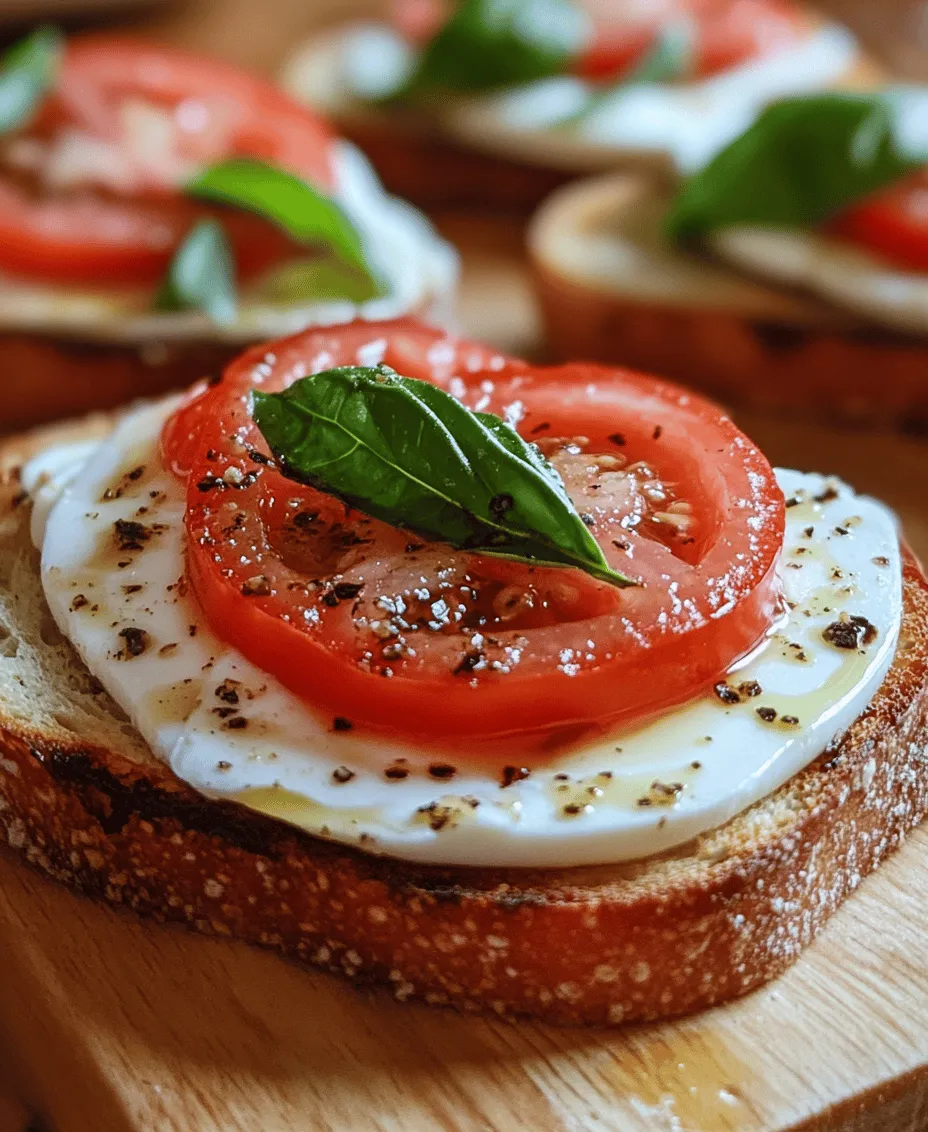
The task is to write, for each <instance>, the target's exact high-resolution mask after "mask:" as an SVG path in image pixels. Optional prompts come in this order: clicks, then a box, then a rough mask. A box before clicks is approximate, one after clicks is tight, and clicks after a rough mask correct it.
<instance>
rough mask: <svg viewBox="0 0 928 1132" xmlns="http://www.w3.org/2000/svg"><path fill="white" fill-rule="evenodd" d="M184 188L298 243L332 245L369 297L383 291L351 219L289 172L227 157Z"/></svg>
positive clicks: (201, 198) (322, 194)
mask: <svg viewBox="0 0 928 1132" xmlns="http://www.w3.org/2000/svg"><path fill="white" fill-rule="evenodd" d="M187 192H188V193H189V194H190V196H193V197H197V198H199V199H200V200H208V201H213V202H216V203H219V204H227V205H232V206H233V207H235V208H243V209H245V210H246V211H248V212H253V213H255V214H256V215H258V216H263V217H264V219H265V220H269V221H270V222H271V223H272V224H276V225H277V227H278V228H282V229H283V230H284V231H285V232H286V233H287V235H288V236H290V238H291V239H292V240H295V241H296V242H297V243H299V244H306V245H308V246H315V247H319V246H321V247H324V248H328V249H331V251H332V252H334V254H335V255H336V256H337V257H338V258H339V259H340V260H341V261H342V262H343V263H345V264H348V266H350V267H352V268H353V269H354V270H355V271H356V272H357V273H358V274H359V275H360V276H361V278H362V279H363V280H365V281H366V282H367V284H368V287H369V289H370V290H371V292H372V294H371V296H370V297H374V296H376V295H382V294H383V293H384V290H383V286H382V284H381V282H380V280H378V279H377V277H376V275H375V274H374V272H373V271H372V270H371V268H370V266H369V264H368V262H367V259H366V257H365V254H364V246H363V244H362V242H361V237H360V235H359V234H358V231H357V229H356V228H355V226H354V225H353V224H352V222H351V221H350V220H349V218H348V217H347V216H346V215H345V213H344V212H343V211H342V209H341V208H340V207H339V205H337V204H336V203H335V201H333V200H332V199H331V198H330V197H327V196H326V195H325V194H324V193H320V192H319V191H318V190H317V189H314V188H313V187H312V185H310V184H307V182H306V181H303V180H301V178H299V177H296V176H294V175H293V174H292V173H288V172H286V171H285V170H283V169H278V168H277V166H275V165H269V164H268V163H267V162H265V161H256V160H253V159H251V158H231V159H230V160H228V161H221V162H219V164H218V165H213V166H211V167H210V168H209V169H206V170H204V172H202V173H200V174H199V176H197V177H196V178H194V180H193V181H191V182H190V183H189V184H188V185H187Z"/></svg>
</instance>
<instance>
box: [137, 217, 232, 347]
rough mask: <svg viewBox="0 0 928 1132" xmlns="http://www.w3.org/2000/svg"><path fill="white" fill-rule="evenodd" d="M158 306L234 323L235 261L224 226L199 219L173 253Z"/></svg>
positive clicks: (157, 302) (223, 322) (156, 298)
mask: <svg viewBox="0 0 928 1132" xmlns="http://www.w3.org/2000/svg"><path fill="white" fill-rule="evenodd" d="M155 309H156V310H162V311H182V310H202V311H204V312H205V313H206V314H208V315H209V317H210V318H211V319H212V320H213V321H214V322H217V323H220V324H225V323H230V322H234V320H235V314H236V298H235V261H234V259H233V257H232V250H231V248H230V247H229V241H228V239H227V238H226V234H225V231H224V230H223V227H222V225H221V224H220V223H219V222H218V221H217V220H210V219H206V220H199V221H197V223H196V224H194V226H193V227H192V228H191V229H190V232H189V233H188V235H187V237H186V239H185V240H184V242H183V243H182V244H181V245H180V247H179V248H178V249H177V251H176V252H175V253H174V258H173V259H172V260H171V265H170V267H169V268H168V273H167V276H166V277H165V280H164V282H163V283H162V285H161V290H160V291H159V292H158V294H157V296H156V297H155Z"/></svg>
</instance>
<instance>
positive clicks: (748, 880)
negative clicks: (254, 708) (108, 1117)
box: [0, 507, 928, 1024]
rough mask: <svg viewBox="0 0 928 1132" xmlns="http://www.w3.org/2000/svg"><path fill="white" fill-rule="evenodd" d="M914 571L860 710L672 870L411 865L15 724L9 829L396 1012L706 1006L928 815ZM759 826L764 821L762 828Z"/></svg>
mask: <svg viewBox="0 0 928 1132" xmlns="http://www.w3.org/2000/svg"><path fill="white" fill-rule="evenodd" d="M23 511H24V520H23V521H25V514H26V513H27V512H28V507H24V508H23ZM904 563H905V564H904V619H903V627H902V636H901V638H900V646H899V650H898V652H897V656H896V658H895V661H894V663H893V666H892V668H891V670H890V672H889V674H888V675H887V677H886V680H885V681H884V683H883V684H882V685H881V687H880V689H879V691H878V692H877V694H876V696H875V697H874V700H873V702H872V703H871V705H870V706H869V708H868V709H867V710H866V711H865V712H864V713H863V714H862V715H861V716H860V717H859V718H858V720H857V721H856V722H855V723H854V724H853V725H852V727H851V728H850V729H849V731H848V732H847V734H846V735H845V736H844V738H843V739H842V740H841V741H840V742H838V743H837V744H834V745H833V747H832V748H830V749H829V750H828V751H826V752H825V753H824V754H823V755H822V756H821V757H820V758H819V759H818V760H816V762H815V763H813V764H812V765H811V766H810V767H808V768H807V769H806V770H804V771H803V772H801V773H800V774H799V775H797V776H795V777H794V778H793V779H792V780H791V781H790V782H789V783H787V784H786V785H785V786H783V787H782V788H781V789H780V790H779V791H777V792H776V793H775V794H774V795H772V796H771V797H770V798H768V799H765V800H764V801H762V802H760V803H758V804H757V805H756V806H754V807H752V808H751V810H749V811H747V812H746V814H743V815H739V817H737V818H735V819H734V820H733V821H732V822H730V823H728V825H727V826H725V827H722V829H721V830H720V831H715V832H714V833H710V834H706V835H704V836H703V837H700V838H698V839H697V840H696V841H695V842H694V843H692V844H691V845H689V846H685V847H682V848H681V849H680V850H677V851H675V852H673V853H671V854H668V855H665V857H662V858H653V859H649V860H645V861H641V862H633V863H629V864H625V865H606V866H597V867H594V868H583V869H567V870H529V869H499V870H490V869H476V868H474V869H448V868H437V867H422V866H414V865H410V864H408V863H405V862H400V861H393V860H389V859H385V858H378V857H375V856H372V855H368V854H365V853H362V852H360V851H356V850H352V849H350V848H346V847H344V846H340V845H337V844H334V843H328V842H325V841H322V840H319V839H317V838H313V837H311V836H309V835H307V834H304V833H302V832H300V831H299V830H296V829H294V828H292V827H289V826H287V825H285V824H282V823H280V822H277V821H275V820H273V819H271V818H267V817H264V816H262V815H259V814H256V813H254V812H252V811H248V810H245V809H243V808H242V807H239V806H237V805H235V804H234V803H229V802H220V801H213V800H210V799H207V798H205V797H203V796H202V795H200V794H199V793H197V792H196V791H194V790H192V789H191V788H190V787H188V786H187V785H185V784H184V783H183V782H182V781H181V780H179V779H178V778H177V777H176V776H175V775H174V774H173V773H172V772H171V771H170V770H169V769H168V768H167V767H165V766H161V765H156V766H142V765H140V764H138V763H136V762H134V761H132V760H130V759H129V758H127V757H126V756H124V755H121V754H117V753H114V752H112V751H108V750H106V749H103V748H102V747H98V746H95V745H93V743H89V742H85V741H83V740H81V739H79V738H78V737H77V736H74V737H73V738H69V737H67V736H66V735H65V733H63V732H62V733H59V734H57V735H49V734H41V733H39V732H37V731H29V730H25V729H23V728H21V727H20V726H17V725H16V724H15V723H14V722H12V721H11V720H9V719H8V720H3V719H0V834H2V835H3V837H5V839H6V841H7V842H8V843H9V845H10V846H11V847H12V848H13V849H14V850H16V851H17V852H19V853H20V854H22V855H23V856H24V857H25V858H26V859H27V860H28V861H29V862H30V863H31V864H33V865H35V866H37V867H38V868H40V869H42V870H43V871H44V872H46V873H48V874H49V875H51V876H53V877H55V878H57V879H58V880H61V881H64V882H66V883H68V884H70V885H72V886H74V887H76V888H78V889H80V890H81V891H82V892H84V893H86V894H87V895H89V896H92V897H95V898H98V899H102V900H106V901H109V902H110V903H112V904H116V905H125V906H127V907H129V908H132V909H134V910H135V911H136V912H139V913H142V914H146V915H151V916H154V917H155V918H157V919H159V920H168V921H179V922H181V923H186V924H187V925H188V926H190V927H192V928H194V929H195V930H197V931H200V932H203V933H207V934H212V935H218V936H224V937H234V938H237V939H242V940H246V941H248V942H250V943H256V944H260V945H262V946H265V947H268V948H272V949H274V950H276V951H279V952H281V953H283V954H285V955H288V956H291V957H293V958H295V959H298V960H302V961H305V962H309V963H313V964H315V965H317V966H320V967H323V968H325V969H328V970H330V971H335V972H338V973H340V974H342V975H344V976H347V977H348V978H349V979H352V980H354V981H356V982H378V983H387V984H388V985H390V986H391V988H392V990H393V993H394V995H395V996H396V997H397V998H398V999H400V1000H405V999H407V998H410V997H416V998H422V999H424V1000H425V1001H427V1002H429V1003H433V1004H449V1005H453V1006H456V1007H458V1008H459V1009H463V1010H489V1011H495V1012H496V1013H498V1014H500V1015H507V1016H508V1015H532V1016H535V1017H539V1018H543V1019H545V1020H547V1021H551V1022H556V1023H565V1024H567V1023H570V1024H578V1023H587V1024H602V1023H616V1022H620V1021H631V1020H639V1019H654V1018H658V1017H665V1016H670V1015H675V1014H681V1013H687V1012H690V1011H694V1010H698V1009H701V1008H704V1007H707V1006H711V1005H713V1004H716V1003H719V1002H723V1001H725V1000H726V999H729V998H733V997H735V996H738V995H741V994H744V993H745V992H747V991H749V990H751V989H752V988H754V987H756V986H758V985H760V984H761V983H763V982H765V981H766V980H768V979H770V978H772V977H773V976H775V975H776V974H778V973H779V972H780V971H782V970H783V969H784V968H785V967H786V966H788V965H789V964H790V963H791V962H792V961H793V960H794V959H795V958H796V957H797V956H798V954H799V952H800V951H801V949H802V948H803V947H804V946H805V945H806V944H807V943H808V942H809V941H810V940H811V939H812V938H813V937H814V935H815V934H816V932H817V931H818V929H819V928H820V927H821V925H822V924H823V923H824V922H825V920H827V918H828V917H829V916H830V915H831V913H832V912H833V911H834V910H835V909H836V908H837V907H838V905H839V904H840V903H841V901H842V900H843V899H844V898H845V897H846V896H847V895H848V894H849V893H850V892H852V891H853V890H854V889H855V888H856V887H857V885H858V884H859V882H860V880H861V879H862V878H863V877H864V876H866V875H867V874H868V873H869V872H870V871H871V870H872V869H873V868H875V867H876V865H877V864H878V863H879V862H880V861H881V860H882V859H883V857H885V856H886V855H887V854H888V853H890V852H892V851H893V850H895V849H896V848H898V846H899V845H900V844H901V843H902V841H903V839H904V836H905V833H906V831H907V830H908V829H910V828H912V827H913V826H915V825H916V824H917V823H918V822H919V821H921V819H922V818H923V817H924V816H925V814H926V812H928V756H926V748H928V581H926V579H925V576H924V574H923V573H922V571H921V569H920V567H919V566H918V564H917V563H916V561H915V559H914V558H913V557H912V555H911V554H910V553H909V552H908V551H906V553H905V559H904ZM75 663H78V662H77V661H76V659H75ZM761 812H764V813H765V814H766V813H768V812H769V814H771V815H773V816H772V817H765V818H764V820H763V821H761V822H760V823H758V822H755V821H753V820H752V819H753V818H754V817H756V816H757V815H758V814H760V813H761ZM771 822H772V823H774V824H775V828H773V829H771V828H770V827H771ZM756 828H761V829H762V830H763V831H764V832H763V835H762V836H757V834H756V832H755V833H752V830H755V829H756Z"/></svg>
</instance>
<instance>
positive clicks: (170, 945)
mask: <svg viewBox="0 0 928 1132" xmlns="http://www.w3.org/2000/svg"><path fill="white" fill-rule="evenodd" d="M348 3H351V0H315V2H314V0H309V2H308V3H307V0H264V2H263V3H262V4H260V5H255V4H254V3H253V0H201V2H200V3H199V4H195V5H188V6H187V7H180V8H177V9H176V10H171V14H170V15H168V16H166V17H159V19H158V22H157V26H156V28H155V30H157V32H158V33H159V34H160V35H161V36H163V37H166V38H173V39H176V40H179V41H181V42H184V43H185V44H187V45H189V46H194V47H204V46H206V47H211V48H212V49H213V50H214V51H215V52H216V53H218V54H222V55H226V56H228V57H230V58H234V59H236V60H237V61H240V62H250V63H254V64H257V65H260V66H263V67H266V68H270V67H272V66H273V65H274V64H275V63H276V62H277V61H278V59H279V56H280V53H281V52H282V51H283V50H285V49H286V48H288V47H290V46H292V44H293V42H294V41H295V39H296V38H297V37H298V36H299V35H300V34H302V33H303V32H304V31H307V30H308V29H309V28H310V27H311V26H312V24H313V23H314V22H315V21H316V20H317V19H318V18H319V17H320V16H321V15H324V14H326V13H327V12H331V10H332V9H333V8H334V7H336V6H347V4H348ZM875 7H876V5H874V8H875ZM880 10H881V12H882V11H883V9H882V6H881V7H880ZM444 227H445V229H446V231H447V233H448V234H449V235H450V236H452V237H453V238H455V239H456V240H457V241H458V242H459V243H460V244H461V245H462V246H463V247H464V249H465V252H466V255H465V268H466V270H465V279H464V287H463V293H462V306H461V310H462V322H463V324H464V326H465V328H466V329H467V330H468V332H470V333H473V334H476V335H479V336H480V337H482V338H485V339H486V340H488V341H492V342H494V343H496V344H497V345H499V346H500V347H502V348H505V349H510V350H513V351H516V352H522V351H532V350H535V349H537V348H538V326H537V318H536V314H535V311H534V307H533V304H532V301H531V295H530V292H529V289H528V285H527V281H526V278H525V275H524V271H523V269H522V267H521V263H520V259H519V253H520V248H521V237H520V233H519V232H518V230H517V229H515V228H513V227H510V226H506V225H498V224H496V225H494V224H490V223H488V222H486V221H483V220H480V219H474V218H466V219H462V218H455V219H448V220H446V221H445V222H444ZM742 423H743V424H744V425H745V427H746V428H747V429H748V431H749V432H751V434H752V435H753V436H755V438H756V439H757V440H758V441H759V442H760V443H761V445H762V446H763V447H764V448H765V450H766V451H767V452H768V453H769V454H770V455H771V457H772V458H773V459H774V460H775V461H777V462H780V463H784V464H793V465H795V466H806V467H809V466H816V467H817V468H819V469H821V470H825V471H829V472H838V473H840V474H842V475H844V476H845V477H846V478H848V479H850V480H852V481H853V482H854V483H855V484H856V485H857V486H858V487H860V488H862V489H864V490H868V491H872V492H874V493H875V494H880V495H882V496H883V497H884V498H886V499H887V500H888V501H889V502H890V503H892V504H893V505H894V506H895V507H896V508H897V509H898V510H899V511H900V513H901V514H902V516H903V518H904V520H905V523H906V529H907V532H908V535H909V538H910V540H911V541H912V542H913V545H914V546H915V548H916V549H917V550H919V551H920V553H922V555H923V556H925V557H928V501H926V499H925V486H926V484H928V444H920V443H916V442H914V441H907V440H904V439H897V438H882V439H881V438H875V437H867V436H864V435H859V434H857V435H855V434H853V433H843V432H836V431H831V430H826V429H823V428H820V427H817V426H814V425H789V426H787V425H784V424H783V423H777V422H770V421H767V420H764V419H756V418H754V419H750V418H748V419H745V420H744V421H743V422H742ZM926 909H928V830H926V829H923V830H921V831H918V832H916V833H915V834H913V835H912V837H911V838H910V840H909V842H908V843H907V844H906V846H905V847H904V849H903V850H902V851H901V852H900V853H899V854H898V855H897V856H896V857H895V858H894V859H892V860H891V861H889V862H887V863H886V864H885V865H884V866H883V867H882V868H881V869H880V871H879V872H878V873H877V874H876V875H875V876H873V877H871V878H870V879H869V880H868V881H867V882H866V883H865V884H864V885H863V887H862V889H861V891H860V892H859V893H858V894H857V895H856V896H854V897H853V898H852V899H851V900H850V901H849V902H848V904H847V905H846V906H845V907H844V908H843V909H842V910H841V911H840V912H839V914H838V915H837V916H836V917H835V919H834V920H833V921H832V922H831V923H830V924H829V925H828V926H827V928H826V929H825V931H824V933H823V934H822V935H821V937H820V938H819V940H818V941H817V942H816V944H815V945H814V946H813V947H812V948H810V949H809V950H808V952H807V953H806V954H805V955H804V956H803V957H802V958H801V959H800V961H799V962H798V963H797V964H796V965H795V966H794V967H793V968H792V969H791V970H790V971H789V972H787V973H786V975H784V976H783V977H782V978H781V979H779V980H778V981H777V982H775V983H774V984H772V985H771V986H770V987H768V988H765V989H763V990H761V991H759V992H757V993H755V994H753V995H751V996H749V997H748V998H747V999H744V1000H742V1001H740V1002H737V1003H733V1004H730V1005H729V1006H727V1007H724V1008H721V1009H719V1010H716V1011H712V1012H709V1013H707V1014H704V1015H701V1016H698V1017H695V1018H692V1019H686V1020H682V1021H679V1022H674V1023H671V1024H666V1025H661V1026H649V1027H637V1028H634V1029H629V1030H618V1031H582V1030H555V1029H552V1028H550V1027H545V1026H539V1025H533V1024H528V1023H521V1024H518V1025H510V1024H507V1023H501V1022H498V1021H495V1020H490V1019H484V1018H474V1017H460V1016H457V1015H455V1014H453V1013H450V1012H448V1011H441V1010H430V1009H427V1008H423V1007H419V1006H415V1005H410V1004H406V1005H400V1004H397V1003H395V1002H393V1001H392V1000H391V999H389V998H388V997H387V996H386V995H385V994H382V993H379V992H378V993H362V992H359V991H356V990H354V989H352V988H350V987H348V986H344V985H342V984H341V983H340V982H338V981H337V980H335V979H334V978H332V977H330V976H327V975H322V974H318V973H316V972H313V971H307V970H305V969H301V968H297V967H296V966H293V965H291V964H288V963H285V962H284V961H282V960H280V959H278V958H276V957H274V956H271V955H266V954H263V953H260V952H258V951H256V950H251V949H249V948H246V947H244V946H241V945H235V944H231V943H227V942H224V941H216V940H208V939H203V938H200V937H196V936H192V935H188V934H187V933H186V932H184V931H183V930H182V929H179V928H166V927H162V926H159V925H156V924H152V923H142V922H141V921H138V920H136V919H135V918H133V917H132V916H130V915H129V914H124V913H117V912H113V911H110V910H109V909H106V908H103V907H100V906H97V905H94V904H91V903H90V902H89V901H87V900H84V899H83V898H81V897H79V896H75V895H72V894H71V893H69V892H67V891H65V890H64V889H60V888H58V887H57V886H56V885H54V884H53V883H52V882H50V881H48V880H47V879H45V878H44V877H41V876H39V875H38V874H37V873H35V872H33V871H31V870H29V869H28V868H26V867H25V866H23V865H22V864H20V863H19V862H18V861H15V860H14V859H13V858H12V857H10V856H9V855H8V854H0V971H2V975H0V1132H24V1130H25V1127H26V1121H27V1117H26V1112H27V1111H29V1112H31V1113H32V1114H33V1116H34V1118H35V1119H36V1121H37V1123H36V1124H35V1127H36V1128H42V1129H45V1128H46V1127H47V1128H51V1129H57V1130H58V1132H317V1130H318V1132H433V1130H434V1132H439V1130H445V1132H471V1130H473V1132H477V1130H480V1132H548V1130H551V1132H586V1130H589V1132H787V1130H790V1132H800V1130H802V1132H928V933H926V932H925V930H924V923H925V916H926Z"/></svg>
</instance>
